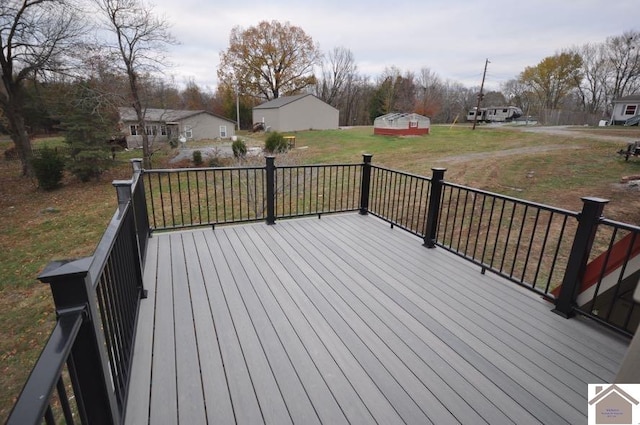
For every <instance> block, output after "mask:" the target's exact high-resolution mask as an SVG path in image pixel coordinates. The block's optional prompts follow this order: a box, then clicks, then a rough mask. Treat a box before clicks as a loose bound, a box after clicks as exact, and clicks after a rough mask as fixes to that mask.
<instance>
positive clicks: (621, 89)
mask: <svg viewBox="0 0 640 425" xmlns="http://www.w3.org/2000/svg"><path fill="white" fill-rule="evenodd" d="M604 54H605V58H606V62H607V67H608V68H607V78H606V81H607V95H608V101H609V102H611V101H613V100H614V99H617V98H619V97H622V96H627V95H629V94H632V93H634V92H635V91H637V90H638V89H640V32H637V31H627V32H625V33H623V34H622V35H620V36H617V37H609V38H608V39H607V41H606V42H605V48H604Z"/></svg>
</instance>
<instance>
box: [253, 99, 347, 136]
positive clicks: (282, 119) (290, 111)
mask: <svg viewBox="0 0 640 425" xmlns="http://www.w3.org/2000/svg"><path fill="white" fill-rule="evenodd" d="M338 118H339V111H338V110H337V109H336V108H334V107H333V106H331V105H329V104H328V103H325V102H323V101H322V100H320V99H319V98H317V97H316V96H314V95H312V94H299V95H295V96H284V97H279V98H277V99H274V100H271V101H269V102H265V103H263V104H261V105H258V106H256V107H254V108H253V122H254V123H259V122H261V123H264V127H265V129H266V128H271V130H273V131H301V130H333V129H337V128H338Z"/></svg>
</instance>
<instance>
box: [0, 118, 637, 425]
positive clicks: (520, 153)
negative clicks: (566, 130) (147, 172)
mask: <svg viewBox="0 0 640 425" xmlns="http://www.w3.org/2000/svg"><path fill="white" fill-rule="evenodd" d="M608 136H621V137H624V138H625V139H628V140H627V141H633V140H639V139H640V130H638V129H628V128H614V129H609V128H602V129H601V128H596V129H593V128H590V129H584V128H577V129H575V135H571V136H567V135H561V136H558V135H549V134H541V133H540V134H539V133H525V132H521V131H519V130H515V129H509V128H504V127H503V128H491V127H480V128H478V129H477V130H476V131H471V130H470V128H469V127H467V126H456V127H449V126H434V127H433V128H432V134H430V135H429V136H424V137H406V138H401V137H380V136H374V135H373V131H372V128H371V127H356V128H351V129H348V130H335V131H306V132H299V133H296V139H297V140H296V149H294V150H293V151H292V152H290V153H288V154H286V155H284V156H280V157H278V158H277V159H276V164H278V163H280V164H291V163H305V164H310V163H357V162H360V161H361V158H362V154H363V153H371V154H373V155H374V157H373V163H374V164H376V165H382V166H386V167H389V168H394V169H399V170H403V171H409V172H412V173H416V174H421V175H427V176H428V175H431V168H432V167H435V166H437V167H445V168H447V172H446V174H445V178H446V179H447V180H448V181H452V182H455V183H460V184H464V185H468V186H472V187H478V188H482V189H486V190H490V191H494V192H499V193H503V194H506V195H509V196H514V197H519V198H524V199H528V200H532V201H536V202H542V203H546V204H550V205H553V206H558V207H563V208H567V209H571V210H579V209H580V207H581V201H580V198H581V197H583V196H598V197H603V198H607V199H610V200H611V202H610V204H609V205H608V206H607V207H606V209H605V214H606V216H607V217H608V218H613V219H616V220H619V221H624V222H628V223H632V224H639V223H640V191H639V190H637V189H630V188H628V187H623V186H622V185H619V184H618V182H619V180H620V178H621V177H622V176H627V175H640V158H631V159H630V160H629V161H628V162H625V161H624V159H623V158H622V157H621V156H619V155H617V154H616V152H617V150H619V149H621V148H623V147H625V140H624V139H623V140H621V141H615V140H612V139H610V138H609V137H608ZM241 137H243V138H246V139H247V144H248V145H249V146H259V145H261V144H262V142H263V140H264V135H252V134H242V135H241ZM43 143H46V144H48V145H49V146H61V145H62V144H63V143H62V139H61V138H50V139H46V140H39V141H37V144H38V145H41V144H43ZM11 145H12V144H11V142H10V141H8V140H6V139H4V140H3V139H0V151H4V150H5V149H7V148H9V147H10V146H11ZM199 146H204V145H203V144H201V143H200V144H199ZM137 153H138V152H133V153H131V152H127V153H119V154H118V160H119V165H118V166H116V167H115V168H113V169H111V170H109V171H108V172H107V173H106V174H105V175H104V176H103V178H102V179H101V181H99V182H89V183H80V182H78V181H77V180H75V179H74V178H72V177H69V176H67V177H66V178H65V181H64V185H63V186H62V187H61V188H60V189H58V190H56V191H53V192H42V191H40V190H38V189H37V188H36V185H35V182H33V181H31V180H29V179H25V178H22V177H20V176H19V171H20V165H19V162H17V161H4V160H1V159H0V161H1V162H0V178H1V179H2V189H1V190H0V214H1V217H2V220H0V249H1V250H2V253H3V255H2V258H1V259H0V323H2V324H3V325H2V328H1V334H0V356H1V364H2V374H1V376H2V378H1V379H2V381H1V382H0V388H1V389H0V420H2V421H3V422H4V420H5V419H6V417H7V415H8V413H9V410H10V409H11V405H12V402H13V400H14V399H15V397H16V396H17V395H18V393H19V391H20V389H21V387H22V385H23V384H24V382H25V380H26V378H27V375H28V373H29V371H30V370H31V367H32V366H33V363H34V362H35V360H36V359H37V356H38V354H39V352H40V350H41V348H42V346H43V345H44V343H45V342H46V339H47V337H48V334H49V332H50V331H51V329H52V326H53V322H54V320H55V317H54V311H53V303H52V301H51V297H50V295H49V289H48V287H46V286H45V285H42V284H40V283H38V282H37V281H36V280H35V278H36V276H37V275H38V273H39V271H40V270H42V268H43V267H44V266H45V265H46V264H47V263H48V262H49V261H51V260H53V259H62V258H72V257H81V256H86V255H91V253H92V251H93V249H94V248H95V246H96V244H97V242H98V240H99V238H100V236H101V235H102V232H103V231H104V228H105V226H106V224H107V222H108V221H109V219H110V218H111V216H112V214H113V212H114V210H115V208H116V198H115V190H114V189H113V187H112V186H111V183H110V182H111V181H112V180H114V179H126V178H128V177H129V176H130V174H131V167H130V165H129V163H128V161H127V159H128V158H130V157H133V156H134V155H136V154H137ZM167 158H168V157H167V156H166V155H164V154H162V153H161V154H159V155H158V156H157V157H155V158H154V164H155V165H156V166H160V167H163V166H166V165H167Z"/></svg>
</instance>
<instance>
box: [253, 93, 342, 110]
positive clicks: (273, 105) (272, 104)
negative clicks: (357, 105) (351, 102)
mask: <svg viewBox="0 0 640 425" xmlns="http://www.w3.org/2000/svg"><path fill="white" fill-rule="evenodd" d="M307 96H312V97H315V98H316V99H318V100H319V101H320V102H323V103H325V102H324V101H323V100H322V99H320V98H318V97H317V96H314V95H312V94H311V93H305V94H296V95H293V96H281V97H279V98H277V99H273V100H270V101H268V102H265V103H263V104H261V105H258V106H255V107H254V108H253V109H278V108H281V107H283V106H285V105H288V104H289V103H293V102H295V101H297V100H300V99H302V98H305V97H307ZM327 105H328V104H327ZM329 106H331V105H329ZM331 107H332V108H333V106H331Z"/></svg>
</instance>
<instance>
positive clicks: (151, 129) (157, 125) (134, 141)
mask: <svg viewBox="0 0 640 425" xmlns="http://www.w3.org/2000/svg"><path fill="white" fill-rule="evenodd" d="M118 112H119V113H120V122H121V126H122V131H123V133H124V135H125V136H126V138H127V145H128V146H129V147H130V148H133V147H139V146H141V145H142V131H146V133H147V135H149V137H150V139H151V140H153V141H167V140H170V139H172V138H174V139H181V138H183V140H203V139H217V138H220V139H227V138H231V137H232V136H233V135H235V122H234V121H232V120H230V119H227V118H224V117H221V116H218V115H215V114H212V113H211V112H207V111H204V110H196V111H187V110H176V109H152V108H148V109H146V110H145V127H146V128H144V129H141V128H139V125H138V118H137V117H136V113H135V110H134V109H133V108H118Z"/></svg>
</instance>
